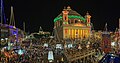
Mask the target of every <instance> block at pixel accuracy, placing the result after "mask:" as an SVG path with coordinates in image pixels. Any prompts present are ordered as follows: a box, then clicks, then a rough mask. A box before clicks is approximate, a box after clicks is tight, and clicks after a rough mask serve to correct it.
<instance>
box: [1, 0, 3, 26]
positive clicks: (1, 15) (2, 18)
mask: <svg viewBox="0 0 120 63" xmlns="http://www.w3.org/2000/svg"><path fill="white" fill-rule="evenodd" d="M0 6H1V7H0V14H1V24H2V21H3V17H2V0H1V3H0Z"/></svg>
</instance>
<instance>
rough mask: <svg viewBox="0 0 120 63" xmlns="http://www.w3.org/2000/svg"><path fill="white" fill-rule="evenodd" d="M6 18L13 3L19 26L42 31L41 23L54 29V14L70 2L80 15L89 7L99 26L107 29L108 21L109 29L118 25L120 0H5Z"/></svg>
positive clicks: (93, 18) (113, 28)
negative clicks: (24, 24)
mask: <svg viewBox="0 0 120 63" xmlns="http://www.w3.org/2000/svg"><path fill="white" fill-rule="evenodd" d="M3 1H4V10H5V15H6V18H8V22H7V23H9V18H10V7H11V6H13V8H14V15H15V21H16V27H18V28H20V29H23V22H25V23H26V32H30V33H31V32H38V30H39V26H42V28H43V30H44V31H50V32H51V31H52V30H53V27H54V22H53V20H54V18H55V17H56V16H57V15H59V14H60V13H61V12H62V10H63V8H64V6H66V7H67V6H70V7H71V8H72V9H73V10H75V11H77V12H78V13H79V14H80V15H82V16H85V14H86V12H87V11H88V12H89V14H90V15H91V16H92V19H91V20H92V21H91V22H92V23H93V25H94V28H95V30H103V28H104V26H105V23H106V22H107V23H108V29H109V30H111V31H114V30H115V28H116V27H118V21H119V18H120V3H119V0H118V1H117V0H3Z"/></svg>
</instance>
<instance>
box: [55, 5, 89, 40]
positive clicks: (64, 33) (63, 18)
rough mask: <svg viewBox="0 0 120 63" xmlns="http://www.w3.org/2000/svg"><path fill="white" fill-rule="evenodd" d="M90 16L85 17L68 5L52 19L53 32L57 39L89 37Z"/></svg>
mask: <svg viewBox="0 0 120 63" xmlns="http://www.w3.org/2000/svg"><path fill="white" fill-rule="evenodd" d="M90 23H91V16H90V15H89V13H88V12H87V13H86V15H85V17H82V16H81V15H80V14H79V13H77V12H76V11H74V10H72V9H71V8H70V6H68V7H67V8H64V9H63V11H62V13H61V14H59V15H58V16H57V17H56V18H55V19H54V30H55V31H54V34H55V36H56V37H57V38H59V39H76V38H84V37H89V36H90V32H91V25H90Z"/></svg>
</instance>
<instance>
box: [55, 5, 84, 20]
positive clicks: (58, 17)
mask: <svg viewBox="0 0 120 63" xmlns="http://www.w3.org/2000/svg"><path fill="white" fill-rule="evenodd" d="M64 10H67V11H68V12H69V13H68V18H69V19H72V18H73V19H75V18H77V19H80V20H82V21H84V22H85V18H83V17H82V16H81V15H80V14H79V13H77V12H76V11H74V10H72V9H71V8H70V6H68V7H67V9H65V8H64V9H63V11H64ZM62 15H63V13H60V14H59V15H58V16H57V17H56V18H55V19H54V22H56V21H58V20H60V19H62Z"/></svg>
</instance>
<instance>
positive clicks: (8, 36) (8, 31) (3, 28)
mask: <svg viewBox="0 0 120 63" xmlns="http://www.w3.org/2000/svg"><path fill="white" fill-rule="evenodd" d="M23 36H24V32H23V31H22V30H20V29H18V28H16V27H15V19H14V13H13V7H11V16H10V24H9V25H8V24H3V23H0V38H1V45H2V46H5V44H6V43H7V42H20V40H19V38H23Z"/></svg>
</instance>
